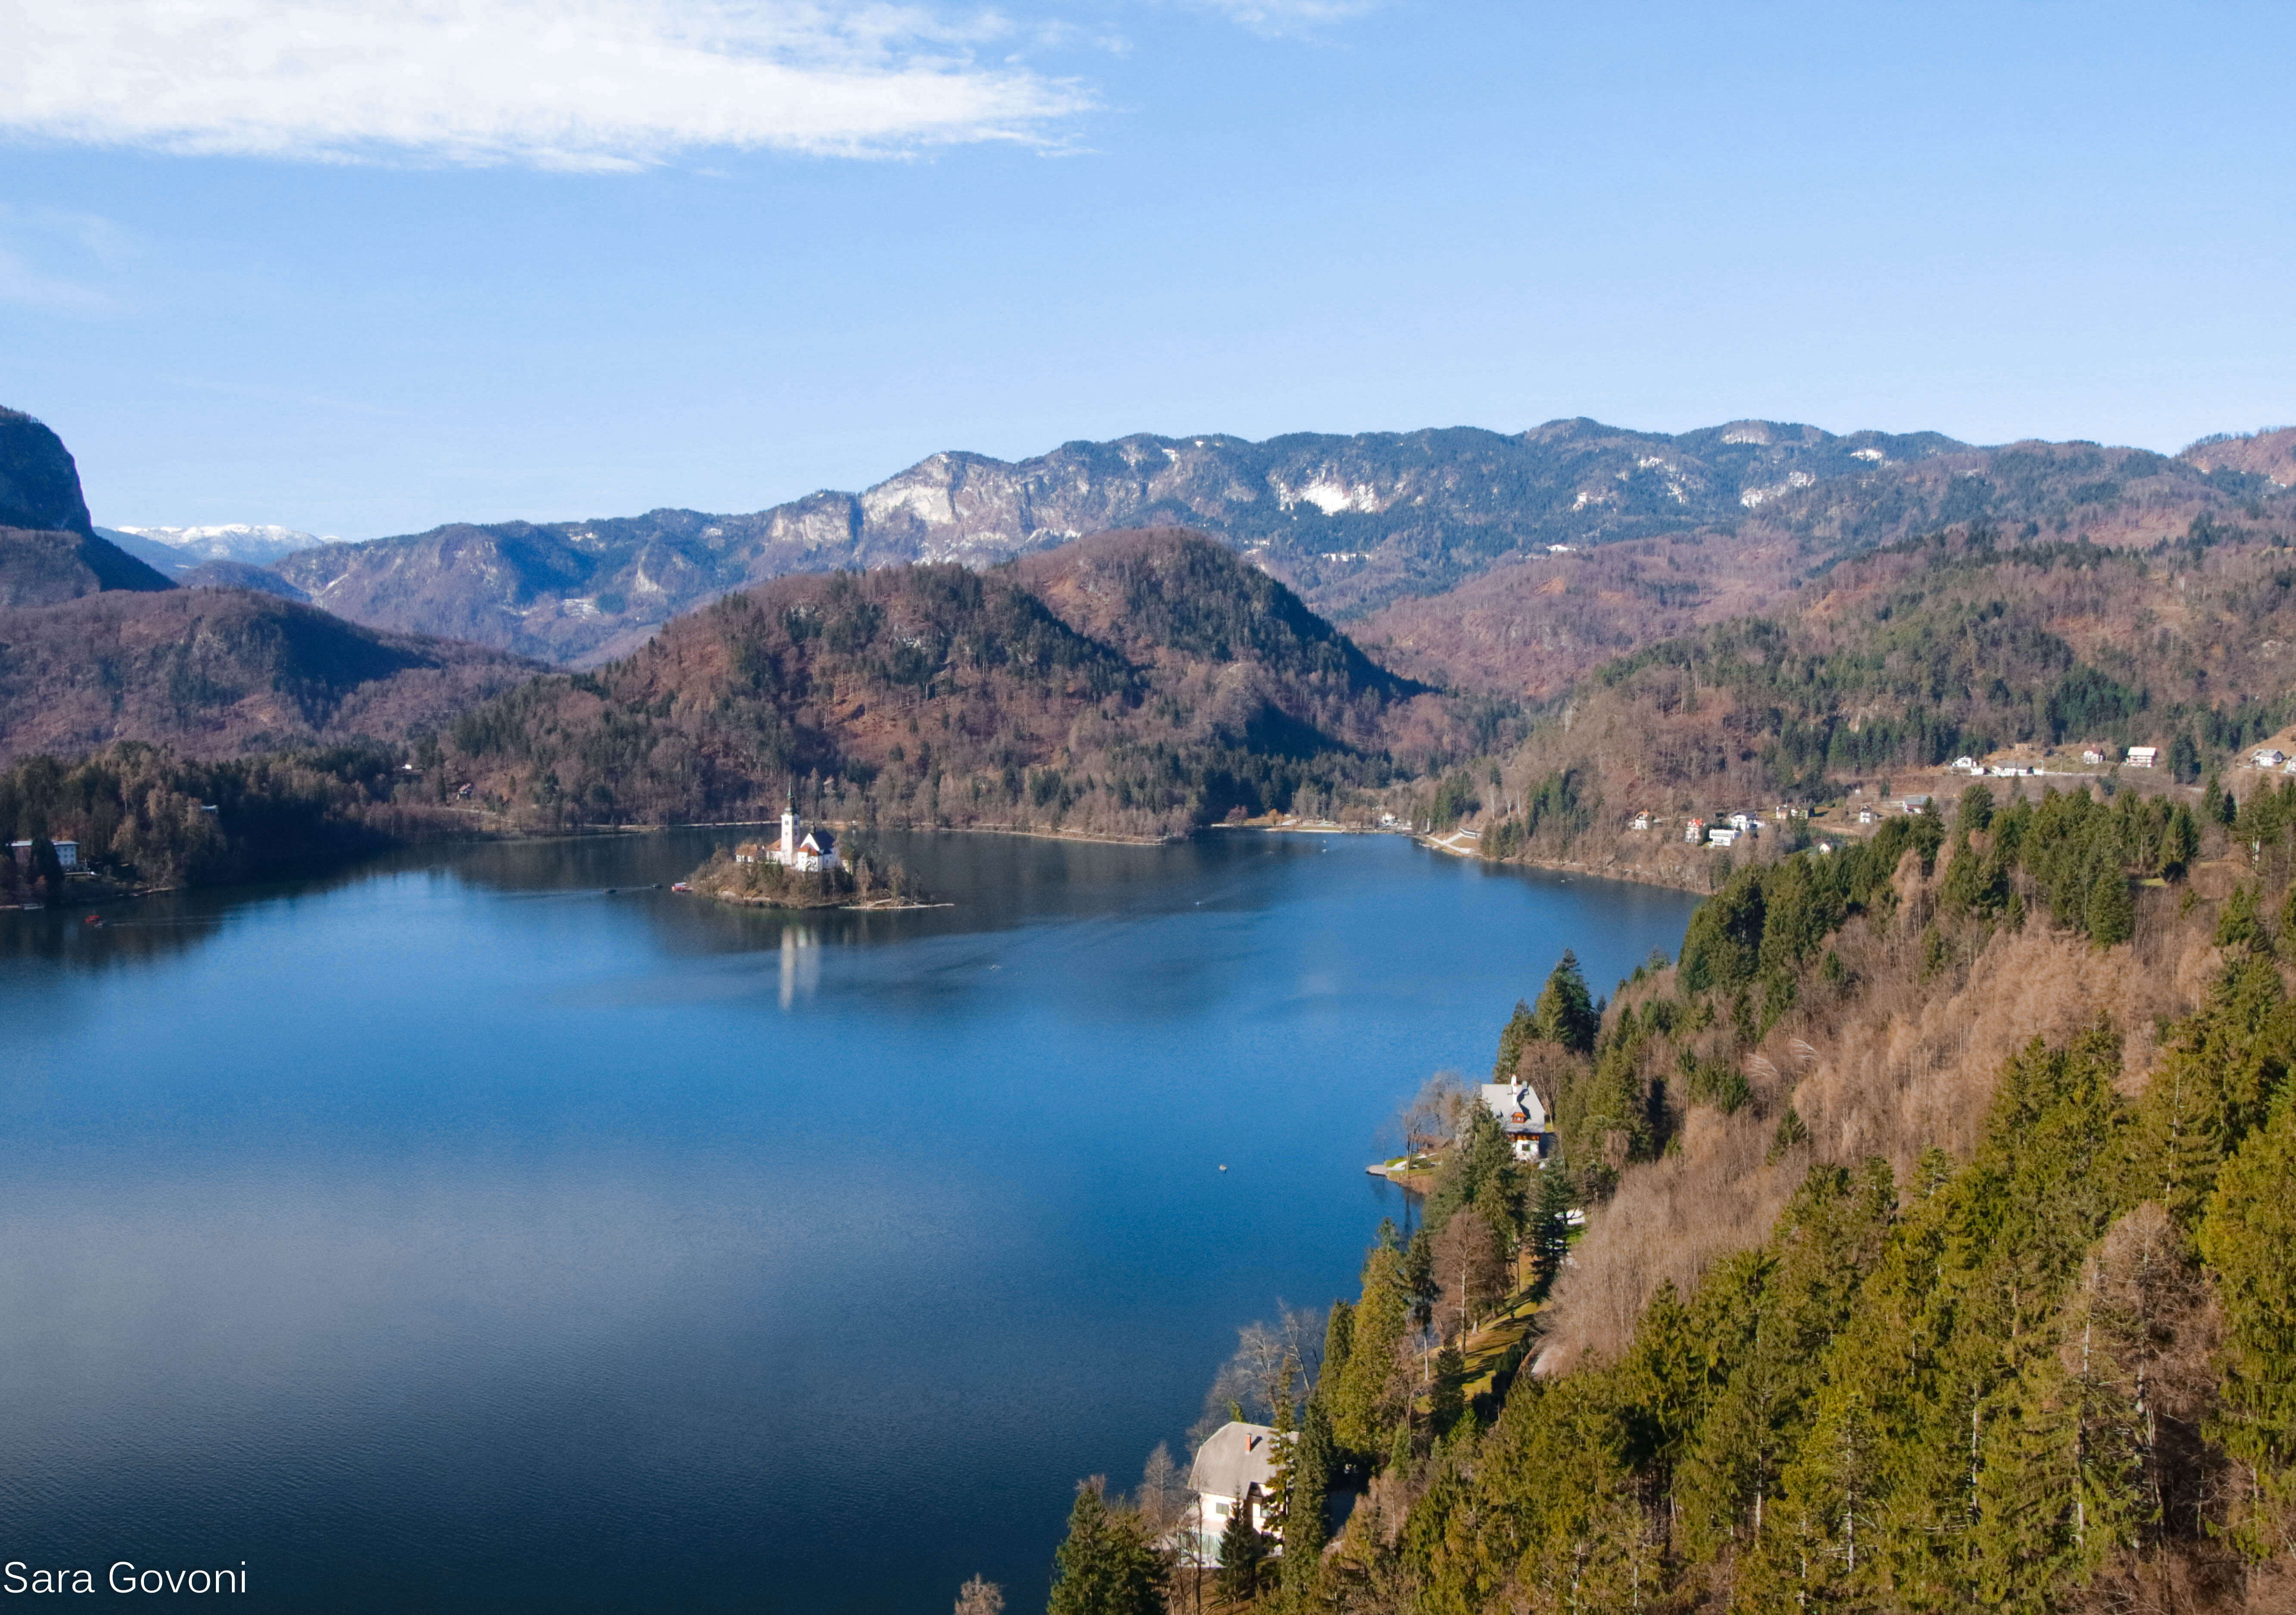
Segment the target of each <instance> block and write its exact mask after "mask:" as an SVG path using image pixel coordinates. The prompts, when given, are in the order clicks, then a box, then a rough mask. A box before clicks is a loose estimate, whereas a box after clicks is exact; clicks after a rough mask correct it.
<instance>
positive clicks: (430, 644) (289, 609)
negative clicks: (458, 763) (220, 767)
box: [0, 589, 533, 760]
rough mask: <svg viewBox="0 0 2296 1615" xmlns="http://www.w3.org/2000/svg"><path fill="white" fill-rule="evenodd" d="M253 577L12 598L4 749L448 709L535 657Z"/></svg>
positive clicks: (493, 688) (202, 735)
mask: <svg viewBox="0 0 2296 1615" xmlns="http://www.w3.org/2000/svg"><path fill="white" fill-rule="evenodd" d="M532 671H533V670H532V668H531V667H530V666H529V664H527V663H521V662H519V661H517V660H515V659H514V658H512V657H509V656H505V655H501V654H500V653H498V652H495V651H490V650H485V649H482V648H480V647H478V646H474V645H460V644H456V643H454V642H453V641H450V640H440V639H422V638H420V637H418V636H410V635H401V634H381V633H376V632H375V631H373V630H371V629H365V628H358V627H356V626H354V625H352V624H350V623H348V622H343V621H341V620H340V618H336V617H332V616H330V615H328V614H326V613H325V612H323V611H317V610H315V609H313V608H312V607H310V606H299V605H297V604H295V603H293V602H291V601H288V600H282V599H276V598H274V597H270V596H268V595H260V594H253V593H250V592H247V591H244V590H240V589H165V590H164V591H161V592H151V593H143V592H134V591H127V590H117V589H106V590H104V591H102V592H101V593H97V592H89V593H86V594H85V595H82V596H79V597H72V598H67V599H64V600H62V601H61V602H60V603H56V604H52V605H45V606H18V607H15V608H13V609H10V610H5V611H0V760H4V759H9V758H15V757H21V756H28V755H30V754H36V753H49V754H58V755H63V756H73V755H78V754H82V753H85V752H89V751H93V750H95V749H98V748H100V747H102V746H109V745H111V743H113V742H114V741H119V740H140V741H148V742H152V743H154V744H160V745H165V746H168V747H170V748H171V749H173V750H175V751H176V752H177V753H179V754H183V755H184V756H187V757H201V758H223V757H230V756H236V755H239V754H243V753H247V752H253V751H261V750H266V749H275V748H277V747H280V746H299V745H307V744H311V743H314V742H325V741H333V740H340V739H345V738H348V737H372V738H376V739H399V738H404V737H406V736H407V735H408V734H410V733H412V732H414V731H415V730H417V729H425V728H430V727H435V726H437V725H439V724H441V723H444V722H445V721H447V720H448V719H449V718H451V717H452V716H453V715H454V714H455V713H458V712H461V711H463V710H465V709H467V708H468V707H470V706H471V705H473V704H475V703H477V702H480V701H482V700H485V699H486V698H488V696H493V695H495V694H496V693H498V692H500V691H502V690H504V689H506V688H510V687H511V686H512V685H513V684H516V683H518V682H519V681H520V680H523V679H525V678H526V677H528V676H529V674H530V673H531V672H532Z"/></svg>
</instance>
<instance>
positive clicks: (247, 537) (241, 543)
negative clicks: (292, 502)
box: [119, 522, 342, 566]
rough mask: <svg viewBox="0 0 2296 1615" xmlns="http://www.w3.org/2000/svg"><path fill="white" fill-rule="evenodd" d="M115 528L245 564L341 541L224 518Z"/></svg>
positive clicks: (268, 561) (263, 562) (189, 551)
mask: <svg viewBox="0 0 2296 1615" xmlns="http://www.w3.org/2000/svg"><path fill="white" fill-rule="evenodd" d="M119 531H122V532H132V533H134V534H135V536H136V537H137V538H139V539H149V540H152V542H153V543H155V544H165V545H166V546H167V547H168V548H170V549H180V550H182V551H183V552H184V554H185V555H187V556H195V557H196V558H198V559H200V560H202V561H238V562H242V563H243V564H246V565H249V566H267V565H269V564H271V563H272V562H274V561H276V560H278V559H279V558H280V557H281V556H291V555H293V554H294V553H295V552H296V551H297V550H299V549H312V548H316V547H317V546H319V545H321V544H340V542H342V540H340V539H338V538H335V537H334V536H333V535H332V534H329V535H327V536H325V537H324V538H323V537H320V536H319V535H317V534H315V533H308V532H305V531H301V530H300V529H299V528H294V527H278V526H274V525H271V524H268V523H253V522H227V523H223V524H221V525H219V526H212V527H122V528H121V529H120V530H119Z"/></svg>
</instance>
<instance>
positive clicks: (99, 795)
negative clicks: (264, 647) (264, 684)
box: [0, 741, 465, 903]
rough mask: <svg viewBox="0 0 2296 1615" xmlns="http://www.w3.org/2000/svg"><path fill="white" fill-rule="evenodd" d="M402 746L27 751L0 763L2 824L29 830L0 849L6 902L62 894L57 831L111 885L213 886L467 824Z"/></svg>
mask: <svg viewBox="0 0 2296 1615" xmlns="http://www.w3.org/2000/svg"><path fill="white" fill-rule="evenodd" d="M400 755H401V754H400V751H399V749H398V747H396V746H381V745H378V744H375V743H373V742H366V743H362V744H355V745H348V746H328V747H322V748H318V749H314V750H308V751H299V752H275V753H270V754H264V755H259V756H255V757H248V758H241V759H237V760H234V761H230V762H193V761H187V760H185V759H184V758H180V757H177V756H175V755H173V754H170V753H168V752H165V751H162V750H160V749H159V748H158V747H156V746H145V745H143V744H142V743H140V742H137V741H122V742H120V743H119V744H118V745H116V746H110V747H107V748H106V749H104V750H102V751H101V752H97V753H94V754H91V755H88V756H86V757H82V758H79V759H78V760H77V761H75V762H58V761H57V760H56V759H54V758H53V757H32V758H28V759H26V760H25V761H23V762H19V763H17V764H16V765H15V766H14V767H13V768H11V769H9V770H6V771H5V772H0V836H4V837H5V839H6V840H7V841H8V842H11V843H13V842H17V841H29V842H30V843H31V844H32V845H31V848H30V849H29V851H30V853H31V855H30V856H29V858H26V859H24V860H22V861H15V860H8V859H0V902H48V903H55V902H63V901H64V900H65V897H66V894H67V882H66V879H65V878H64V876H63V874H62V871H61V869H58V868H56V867H55V866H54V864H53V859H54V851H53V844H54V843H55V842H57V841H67V840H68V841H73V842H77V843H78V852H79V861H80V862H81V863H82V864H83V865H84V866H86V868H87V869H89V870H90V872H91V873H92V874H93V875H95V876H97V877H99V878H102V880H103V881H104V883H105V885H106V886H210V885H217V884H220V883H223V882H226V881H232V880H246V879H250V878H258V877H261V876H266V875H275V874H280V873H283V872H286V871H290V870H295V869H307V868H312V867H316V866H317V865H320V864H323V863H325V862H328V861H332V860H336V859H340V858H341V857H344V856H346V855H348V854H350V853H359V852H365V851H369V850H372V849H373V848H376V847H380V846H384V845H389V844H390V843H392V842H394V841H398V840H402V839H406V838H409V837H413V836H424V835H436V834H440V833H443V832H446V831H448V830H461V829H463V828H465V827H464V826H463V825H462V824H461V823H460V822H458V821H457V820H455V817H454V816H453V815H451V814H450V813H448V812H447V811H446V810H442V809H440V808H439V807H437V806H436V805H435V804H433V803H430V802H429V801H428V800H427V798H428V797H429V795H430V791H429V790H428V788H427V787H425V786H424V785H423V784H422V782H421V781H417V780H414V779H410V778H409V777H408V776H407V773H406V768H405V766H404V765H403V764H402V763H401V762H400V760H399V759H400ZM43 849H45V851H44V850H43Z"/></svg>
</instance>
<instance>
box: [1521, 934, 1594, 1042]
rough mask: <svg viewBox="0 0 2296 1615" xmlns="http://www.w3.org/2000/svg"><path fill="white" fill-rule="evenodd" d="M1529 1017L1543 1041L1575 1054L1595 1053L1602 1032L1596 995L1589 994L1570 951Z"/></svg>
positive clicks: (1555, 969)
mask: <svg viewBox="0 0 2296 1615" xmlns="http://www.w3.org/2000/svg"><path fill="white" fill-rule="evenodd" d="M1530 1018H1531V1022H1532V1025H1533V1026H1534V1028H1535V1031H1536V1035H1537V1036H1538V1038H1539V1039H1540V1040H1541V1041H1542V1042H1550V1043H1560V1044H1562V1047H1564V1048H1566V1049H1568V1050H1570V1051H1571V1052H1572V1053H1574V1054H1592V1053H1593V1052H1594V1051H1595V1033H1597V1032H1598V1031H1600V1030H1601V1029H1602V1025H1603V1022H1602V1018H1601V1017H1600V1016H1598V1015H1597V1014H1595V1000H1594V995H1593V994H1591V993H1588V992H1587V978H1586V976H1583V975H1581V974H1580V973H1579V956H1578V955H1577V954H1576V953H1573V952H1570V950H1569V949H1568V948H1565V949H1564V950H1563V951H1562V960H1561V961H1560V962H1558V963H1557V964H1556V965H1555V967H1554V972H1553V973H1552V974H1551V975H1549V976H1547V978H1546V985H1545V986H1544V987H1542V988H1540V989H1539V992H1538V1002H1537V1003H1536V1004H1534V1005H1532V1006H1531V1011H1530Z"/></svg>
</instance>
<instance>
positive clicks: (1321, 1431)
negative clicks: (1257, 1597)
mask: <svg viewBox="0 0 2296 1615" xmlns="http://www.w3.org/2000/svg"><path fill="white" fill-rule="evenodd" d="M1335 1456H1336V1455H1335V1454H1334V1453H1333V1449H1332V1419H1331V1415H1330V1414H1329V1413H1325V1412H1324V1400H1323V1397H1322V1396H1321V1395H1320V1394H1318V1395H1314V1396H1310V1397H1308V1405H1307V1408H1306V1411H1304V1412H1303V1413H1301V1414H1300V1434H1299V1438H1298V1439H1297V1440H1296V1441H1295V1442H1294V1444H1293V1446H1292V1463H1291V1470H1290V1474H1289V1477H1288V1479H1289V1483H1290V1484H1289V1492H1288V1496H1286V1497H1285V1499H1284V1505H1283V1588H1284V1591H1285V1592H1286V1593H1287V1594H1293V1595H1294V1596H1299V1595H1303V1594H1305V1593H1307V1592H1308V1591H1309V1590H1311V1589H1312V1587H1313V1586H1314V1583H1315V1580H1316V1572H1317V1570H1319V1569H1320V1568H1321V1562H1322V1559H1323V1553H1324V1543H1325V1542H1326V1541H1328V1540H1329V1537H1330V1533H1329V1530H1328V1528H1327V1527H1326V1524H1325V1515H1326V1512H1327V1510H1328V1509H1329V1507H1330V1503H1329V1499H1330V1497H1331V1495H1332V1471H1333V1466H1334V1462H1335Z"/></svg>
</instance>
